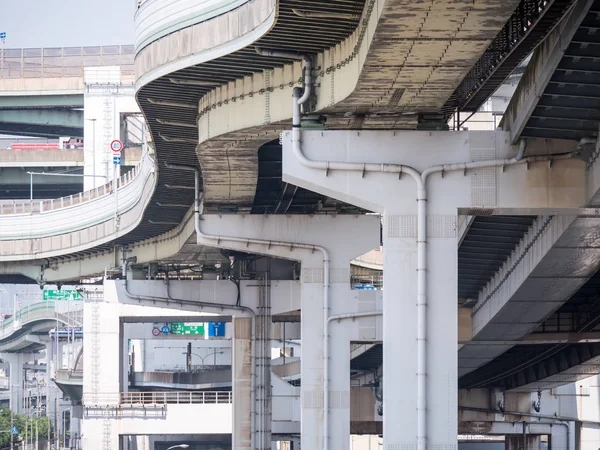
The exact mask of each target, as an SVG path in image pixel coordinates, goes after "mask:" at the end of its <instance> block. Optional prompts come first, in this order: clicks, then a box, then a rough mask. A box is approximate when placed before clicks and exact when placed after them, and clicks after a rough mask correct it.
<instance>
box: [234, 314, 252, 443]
mask: <svg viewBox="0 0 600 450" xmlns="http://www.w3.org/2000/svg"><path fill="white" fill-rule="evenodd" d="M231 369H232V372H233V373H232V390H233V426H234V429H233V434H232V448H233V450H254V449H253V447H252V439H253V436H252V421H253V420H254V417H253V416H252V413H253V409H252V398H253V397H252V319H251V318H245V317H244V318H234V319H233V339H232V342H231Z"/></svg>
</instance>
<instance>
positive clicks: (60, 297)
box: [43, 289, 83, 302]
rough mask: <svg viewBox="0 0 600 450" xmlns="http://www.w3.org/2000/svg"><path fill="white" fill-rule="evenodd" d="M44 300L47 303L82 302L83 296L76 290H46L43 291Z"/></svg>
mask: <svg viewBox="0 0 600 450" xmlns="http://www.w3.org/2000/svg"><path fill="white" fill-rule="evenodd" d="M43 299H44V300H45V301H52V302H55V301H82V300H83V295H81V293H80V292H78V291H76V290H75V289H61V290H60V291H57V290H54V289H45V290H44V291H43Z"/></svg>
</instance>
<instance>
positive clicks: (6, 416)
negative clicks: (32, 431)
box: [0, 408, 25, 448]
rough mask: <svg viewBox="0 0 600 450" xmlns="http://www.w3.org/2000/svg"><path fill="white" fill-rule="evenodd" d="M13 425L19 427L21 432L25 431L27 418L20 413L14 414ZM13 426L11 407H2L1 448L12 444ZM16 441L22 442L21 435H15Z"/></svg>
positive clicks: (0, 419)
mask: <svg viewBox="0 0 600 450" xmlns="http://www.w3.org/2000/svg"><path fill="white" fill-rule="evenodd" d="M13 426H15V427H17V430H19V434H20V433H22V432H23V433H24V432H25V418H24V417H23V416H20V415H18V414H14V416H13ZM11 431H12V427H11V420H10V409H8V408H0V448H5V447H9V446H10V435H11ZM14 440H15V442H21V437H20V436H18V435H17V436H15V438H14Z"/></svg>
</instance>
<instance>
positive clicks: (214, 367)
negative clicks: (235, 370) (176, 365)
mask: <svg viewBox="0 0 600 450" xmlns="http://www.w3.org/2000/svg"><path fill="white" fill-rule="evenodd" d="M223 353H225V352H223V351H214V352H212V353H209V354H208V355H204V356H200V355H198V354H197V353H192V355H194V356H197V357H198V358H200V359H201V360H202V372H204V360H205V359H206V358H208V357H209V356H213V355H215V360H214V362H213V370H216V366H217V355H222V354H223ZM167 450H168V449H167Z"/></svg>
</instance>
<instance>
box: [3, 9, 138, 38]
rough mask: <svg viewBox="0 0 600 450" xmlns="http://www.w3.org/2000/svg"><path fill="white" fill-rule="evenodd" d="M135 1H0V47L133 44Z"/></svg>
mask: <svg viewBox="0 0 600 450" xmlns="http://www.w3.org/2000/svg"><path fill="white" fill-rule="evenodd" d="M135 9H136V0H0V32H2V31H4V32H6V34H7V38H6V43H5V44H4V45H3V44H2V43H1V42H0V47H4V48H19V47H34V48H37V47H80V46H92V45H94V46H95V45H116V44H125V45H127V44H130V45H131V44H133V14H134V13H135Z"/></svg>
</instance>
